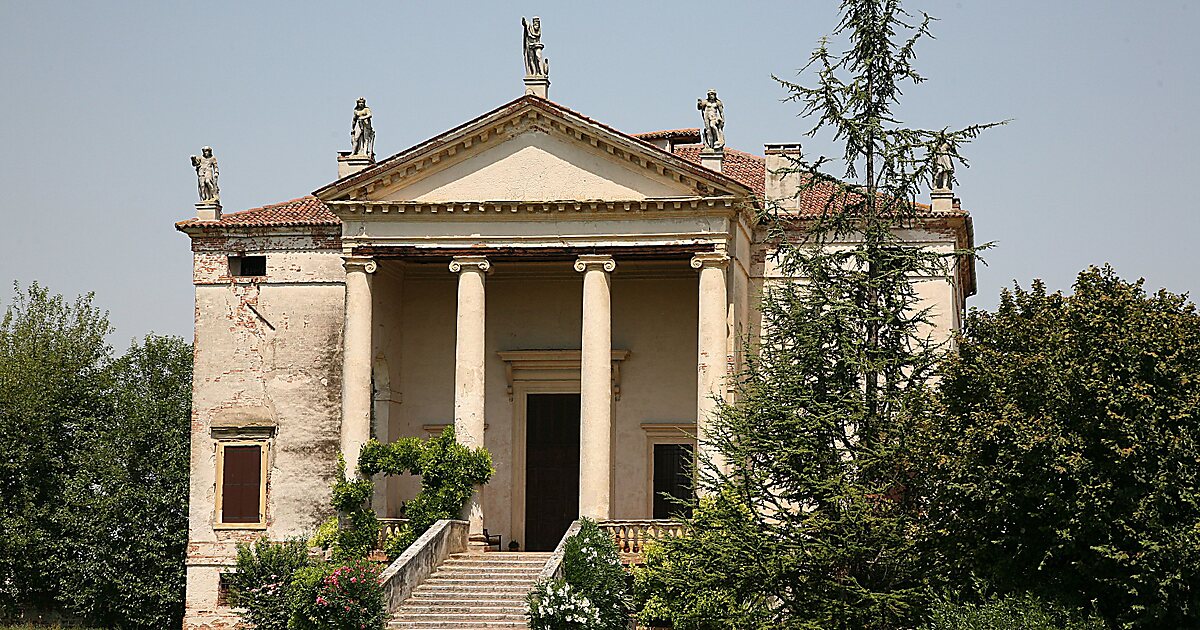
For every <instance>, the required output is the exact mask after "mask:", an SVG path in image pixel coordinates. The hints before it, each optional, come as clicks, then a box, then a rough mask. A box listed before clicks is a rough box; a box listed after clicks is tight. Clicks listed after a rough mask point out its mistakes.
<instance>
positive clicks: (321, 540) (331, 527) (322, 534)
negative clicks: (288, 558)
mask: <svg viewBox="0 0 1200 630" xmlns="http://www.w3.org/2000/svg"><path fill="white" fill-rule="evenodd" d="M337 533H338V518H337V515H334V516H330V517H329V518H327V519H325V522H324V523H321V524H320V525H319V526H318V527H317V531H315V532H313V535H312V536H310V537H309V539H308V546H309V547H319V548H321V549H329V548H330V547H332V546H333V544H334V543H335V542H337Z"/></svg>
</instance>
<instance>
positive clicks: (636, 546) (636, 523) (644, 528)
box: [598, 519, 683, 559]
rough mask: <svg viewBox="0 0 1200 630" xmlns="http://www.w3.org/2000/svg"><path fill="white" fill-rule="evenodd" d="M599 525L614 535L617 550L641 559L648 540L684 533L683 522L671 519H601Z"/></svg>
mask: <svg viewBox="0 0 1200 630" xmlns="http://www.w3.org/2000/svg"><path fill="white" fill-rule="evenodd" d="M598 525H599V526H600V529H601V530H602V531H604V532H606V533H608V534H609V535H611V536H612V537H613V542H614V543H616V545H617V551H618V552H620V553H621V554H622V557H623V558H626V559H629V558H628V556H630V555H632V556H637V559H640V556H641V553H642V550H643V548H645V546H646V543H648V542H651V541H654V540H659V539H661V538H664V537H667V536H678V535H680V534H682V533H683V524H681V523H677V522H675V521H669V520H656V519H630V520H605V521H600V522H599V523H598Z"/></svg>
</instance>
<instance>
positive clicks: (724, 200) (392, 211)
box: [326, 195, 746, 221]
mask: <svg viewBox="0 0 1200 630" xmlns="http://www.w3.org/2000/svg"><path fill="white" fill-rule="evenodd" d="M326 203H327V205H328V206H329V208H330V209H331V210H333V212H334V213H335V214H337V215H338V216H339V217H340V218H341V219H342V220H343V221H346V220H360V221H361V220H371V219H381V220H382V219H387V218H390V217H394V218H402V217H406V216H408V217H414V218H415V217H424V218H426V219H428V218H432V217H433V216H442V217H446V218H453V217H457V218H461V219H472V218H475V219H489V218H505V217H515V218H521V219H529V218H531V216H532V217H536V216H541V215H544V216H547V217H549V218H555V219H558V218H564V217H567V216H571V215H578V216H580V217H586V216H589V215H596V214H655V215H670V214H672V213H681V214H683V215H685V216H696V215H698V214H708V213H712V214H722V215H726V214H732V213H736V212H737V211H739V210H741V209H743V208H744V207H745V204H746V200H745V199H742V198H739V197H736V196H732V195H726V196H722V197H672V198H657V199H631V200H611V201H604V200H594V201H576V200H563V201H483V202H479V201H460V202H453V201H451V202H426V201H370V200H351V201H329V202H326Z"/></svg>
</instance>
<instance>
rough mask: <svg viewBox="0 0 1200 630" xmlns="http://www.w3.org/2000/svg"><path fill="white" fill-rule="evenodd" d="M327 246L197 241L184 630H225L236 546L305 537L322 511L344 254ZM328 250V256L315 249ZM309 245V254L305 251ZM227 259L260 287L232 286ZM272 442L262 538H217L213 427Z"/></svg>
mask: <svg viewBox="0 0 1200 630" xmlns="http://www.w3.org/2000/svg"><path fill="white" fill-rule="evenodd" d="M329 244H330V242H329V240H328V239H325V238H312V237H304V236H289V237H278V238H275V237H259V238H229V239H197V241H195V242H194V249H195V250H196V251H195V254H194V259H195V265H194V271H193V280H194V283H195V286H196V311H195V316H196V322H195V346H194V355H195V363H194V370H195V372H194V378H193V386H192V389H193V400H192V443H191V479H190V488H191V489H190V495H191V496H190V501H189V544H188V582H187V596H186V605H187V612H186V615H187V618H186V621H185V625H186V626H187V627H214V628H216V627H224V626H227V625H228V624H231V623H233V620H234V618H233V617H231V616H230V615H231V611H230V610H229V609H228V608H224V607H218V606H216V597H217V579H218V574H219V572H220V571H221V570H222V567H227V566H228V565H230V564H231V562H232V558H233V555H234V545H235V543H236V542H239V541H249V540H253V539H255V538H258V537H260V536H263V535H266V536H268V537H270V538H273V539H282V538H287V537H292V536H299V535H304V534H306V533H309V532H311V531H312V530H313V529H315V528H316V526H317V525H318V524H319V523H320V522H321V521H322V520H324V519H325V518H326V517H327V516H328V515H329V514H330V513H331V509H330V507H329V500H328V499H329V496H328V495H329V485H330V483H331V482H332V473H333V470H334V462H335V458H336V454H337V452H338V433H339V420H340V383H341V333H342V317H343V306H342V305H343V299H344V298H343V295H344V290H343V286H342V279H343V277H344V274H343V272H342V268H341V258H340V253H339V252H338V251H337V250H336V249H328V245H329ZM318 247H325V248H326V249H324V251H319V250H317V251H314V250H316V248H318ZM304 248H308V249H309V251H303V249H304ZM230 254H249V255H266V257H267V276H266V278H265V279H261V278H255V279H247V278H239V279H233V278H230V277H228V263H227V256H228V255H230ZM214 423H215V424H219V425H225V426H226V427H227V428H226V429H225V430H226V431H233V432H235V433H237V432H239V431H238V430H237V429H236V428H232V427H236V426H238V425H243V424H258V425H268V426H269V425H274V427H275V430H274V433H273V434H270V433H269V430H267V432H265V433H264V430H263V429H261V428H260V429H257V433H256V435H257V436H262V435H270V437H269V441H268V453H267V456H268V472H267V484H268V491H267V503H266V521H267V523H266V529H217V528H214V526H213V523H214V519H215V515H214V505H215V499H216V493H217V488H216V466H217V461H216V451H217V446H216V444H217V442H216V439H214V434H213V430H212V428H213V425H214Z"/></svg>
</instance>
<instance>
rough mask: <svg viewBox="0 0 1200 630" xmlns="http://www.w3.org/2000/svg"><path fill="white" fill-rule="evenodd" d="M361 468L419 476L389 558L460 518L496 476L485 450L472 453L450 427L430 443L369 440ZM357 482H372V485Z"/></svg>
mask: <svg viewBox="0 0 1200 630" xmlns="http://www.w3.org/2000/svg"><path fill="white" fill-rule="evenodd" d="M358 469H359V471H361V472H362V474H363V475H366V476H368V477H369V476H371V475H375V474H378V473H383V474H387V475H401V474H404V473H412V474H414V475H420V476H421V491H420V492H419V493H418V494H417V496H415V497H413V499H412V500H411V501H409V502H408V503H407V504H405V507H404V515H405V517H407V518H408V520H409V523H408V526H407V527H405V528H404V529H402V530H401V531H400V532H399V533H397V534H396V535H395V536H393V537H392V538H391V539H389V540H388V541H387V545H386V549H385V551H386V552H387V553H388V556H389V557H391V558H395V557H397V556H399V555H400V554H401V553H403V552H404V550H405V549H406V548H408V546H409V545H411V544H412V543H413V541H415V540H416V539H417V538H419V537H420V536H421V534H424V533H425V531H426V530H428V529H429V528H430V527H433V524H434V523H436V522H438V521H439V520H442V519H449V518H458V516H459V514H460V513H461V512H462V509H463V506H464V505H466V503H467V500H468V499H470V498H471V492H473V491H474V489H475V486H479V485H482V484H485V483H487V482H488V481H489V480H490V479H491V478H492V475H493V474H495V472H496V471H495V469H493V468H492V456H491V455H490V454H489V453H488V452H487V450H485V449H483V448H475V449H470V448H467V447H466V446H463V445H462V444H459V443H458V442H457V441H455V439H454V427H446V428H445V429H444V430H443V431H442V433H441V434H440V435H436V436H434V437H431V438H429V439H428V440H422V439H420V438H402V439H400V440H397V441H395V442H391V443H388V444H383V443H381V442H378V441H376V440H371V441H369V442H367V443H366V444H365V445H363V448H362V451H361V454H360V455H359V458H358ZM354 483H361V484H370V482H369V481H360V482H354ZM355 492H358V493H360V494H361V495H362V501H363V502H365V501H366V500H368V499H369V498H370V496H371V486H366V487H365V489H363V488H357V489H356V490H355ZM355 499H357V495H354V496H352V495H351V493H350V490H349V489H345V490H344V491H343V495H342V498H341V501H343V502H344V503H347V504H349V503H351V502H352V501H353V500H355ZM336 500H338V496H337V495H336V493H335V501H336ZM360 505H361V502H360ZM335 507H336V504H335ZM339 509H340V508H339ZM355 526H356V527H357V525H355ZM376 531H377V530H376ZM375 535H377V534H375ZM371 542H372V543H374V542H375V538H372V539H371ZM368 551H369V548H368ZM364 554H365V552H364Z"/></svg>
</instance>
